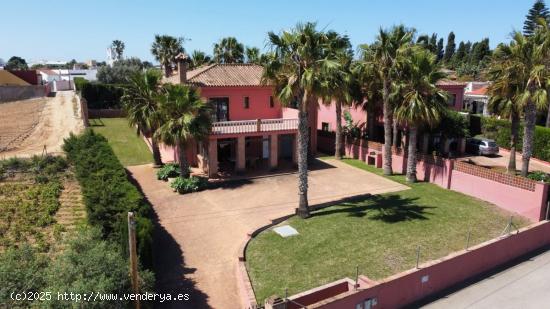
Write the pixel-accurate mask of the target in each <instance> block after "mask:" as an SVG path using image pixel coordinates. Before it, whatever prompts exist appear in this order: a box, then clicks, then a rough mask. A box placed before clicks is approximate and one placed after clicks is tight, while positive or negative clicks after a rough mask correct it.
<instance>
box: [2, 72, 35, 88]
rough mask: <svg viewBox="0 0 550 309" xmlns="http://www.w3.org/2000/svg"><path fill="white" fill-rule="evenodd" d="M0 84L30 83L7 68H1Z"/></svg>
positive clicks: (23, 84)
mask: <svg viewBox="0 0 550 309" xmlns="http://www.w3.org/2000/svg"><path fill="white" fill-rule="evenodd" d="M0 85H10V86H28V85H30V84H29V83H27V82H26V81H24V80H22V79H21V78H19V77H17V76H15V75H13V74H12V73H10V72H8V71H6V70H0Z"/></svg>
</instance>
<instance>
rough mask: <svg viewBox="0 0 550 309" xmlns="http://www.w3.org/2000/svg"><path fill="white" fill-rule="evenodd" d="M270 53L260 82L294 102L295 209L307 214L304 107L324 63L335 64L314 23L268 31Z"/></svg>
mask: <svg viewBox="0 0 550 309" xmlns="http://www.w3.org/2000/svg"><path fill="white" fill-rule="evenodd" d="M268 36H269V44H270V46H271V49H272V52H273V54H272V56H270V57H269V61H268V63H267V65H266V66H265V70H264V82H269V83H272V84H273V85H274V86H275V94H276V96H277V98H278V100H279V101H280V102H282V103H283V104H290V103H292V102H294V101H295V99H296V101H297V104H298V178H299V182H298V191H299V193H298V194H299V198H300V200H299V205H298V209H297V210H296V213H297V214H298V215H299V216H300V217H302V218H307V217H308V216H309V207H308V199H307V190H308V178H307V177H308V176H307V167H308V162H307V160H308V143H309V124H308V115H307V114H308V109H309V108H310V106H311V105H314V104H317V99H318V98H320V97H321V96H322V90H321V86H320V80H321V76H322V74H323V71H324V70H326V68H327V67H330V66H333V65H336V60H335V59H331V58H330V57H329V55H330V53H328V52H327V47H328V46H327V45H328V43H329V40H328V37H327V35H326V33H325V32H322V31H318V30H317V29H316V24H315V23H305V24H301V23H299V24H297V25H296V27H295V28H293V29H291V30H289V31H283V32H281V33H280V34H275V33H273V32H269V34H268Z"/></svg>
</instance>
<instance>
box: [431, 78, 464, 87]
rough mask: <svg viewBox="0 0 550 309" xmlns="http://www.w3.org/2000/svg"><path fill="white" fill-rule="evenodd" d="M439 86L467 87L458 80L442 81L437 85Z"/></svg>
mask: <svg viewBox="0 0 550 309" xmlns="http://www.w3.org/2000/svg"><path fill="white" fill-rule="evenodd" d="M435 84H436V85H438V86H466V83H464V82H459V81H456V80H450V79H442V80H440V81H438V82H437V83H435Z"/></svg>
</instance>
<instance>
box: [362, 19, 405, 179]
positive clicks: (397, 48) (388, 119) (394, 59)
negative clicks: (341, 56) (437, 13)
mask: <svg viewBox="0 0 550 309" xmlns="http://www.w3.org/2000/svg"><path fill="white" fill-rule="evenodd" d="M413 36H414V30H410V29H407V28H405V26H403V25H400V26H395V27H393V28H392V29H390V30H389V31H387V30H383V29H380V31H379V33H378V37H377V40H376V42H375V43H374V44H373V45H372V46H368V45H363V46H362V48H363V50H364V54H365V56H364V60H365V61H367V62H369V64H370V65H371V66H372V67H373V68H374V70H371V72H373V73H374V74H376V75H378V78H380V80H381V81H382V101H383V114H384V174H385V175H391V174H392V173H393V171H392V153H391V146H392V120H393V106H392V104H391V99H390V94H391V91H392V84H393V83H395V82H396V76H397V75H398V73H399V72H400V67H401V66H402V62H403V61H404V60H406V59H407V57H406V55H407V53H409V50H410V47H411V46H412V39H413Z"/></svg>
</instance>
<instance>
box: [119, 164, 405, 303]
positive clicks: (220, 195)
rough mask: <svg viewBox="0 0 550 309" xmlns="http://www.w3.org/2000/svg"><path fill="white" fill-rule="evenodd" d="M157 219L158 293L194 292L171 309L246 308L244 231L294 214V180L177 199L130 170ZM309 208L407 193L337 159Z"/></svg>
mask: <svg viewBox="0 0 550 309" xmlns="http://www.w3.org/2000/svg"><path fill="white" fill-rule="evenodd" d="M128 169H129V170H130V172H131V174H132V176H133V177H134V178H135V179H136V180H137V181H138V183H139V185H140V186H141V188H142V190H143V192H144V193H145V195H146V197H147V198H148V199H149V201H150V202H151V203H152V205H153V208H154V211H155V214H156V216H158V222H159V224H158V230H157V231H156V232H157V233H156V236H155V248H154V250H155V251H154V252H155V265H156V267H157V275H158V276H159V278H160V286H159V288H160V290H162V291H180V292H181V291H183V293H190V298H191V299H190V301H189V302H185V303H180V304H171V305H166V306H163V307H170V308H209V307H213V308H229V309H230V308H242V306H241V305H240V300H239V297H238V290H237V282H236V265H237V254H238V249H239V246H240V245H241V243H242V242H243V241H244V239H245V236H246V233H247V232H249V231H251V230H252V229H253V228H256V227H259V226H261V225H265V224H268V223H270V222H269V221H268V219H270V218H274V217H278V216H283V215H287V214H290V213H293V212H294V209H295V207H296V206H297V201H298V195H297V177H296V175H295V174H290V175H280V176H273V177H265V178H258V179H252V180H243V181H239V182H230V183H227V184H226V185H225V187H222V188H217V189H213V190H208V191H203V192H199V193H193V194H187V195H178V194H175V193H173V192H172V191H171V189H170V188H169V186H168V184H167V183H165V182H162V181H157V180H156V178H155V175H154V172H155V171H154V170H153V169H152V168H151V166H150V165H141V166H134V167H129V168H128ZM309 186H310V187H309V188H310V189H309V201H310V204H311V205H314V204H318V203H324V202H332V201H338V200H341V199H344V198H347V197H351V196H357V195H362V194H367V193H370V194H378V193H384V192H392V191H399V190H404V189H407V188H408V187H406V186H403V185H401V184H398V183H395V182H393V181H390V180H387V179H385V178H383V177H380V176H377V175H374V174H372V173H368V172H365V171H363V170H360V169H357V168H354V167H351V166H349V165H347V164H345V163H341V162H337V161H335V160H328V161H326V162H322V161H318V162H317V163H316V165H315V167H314V170H313V171H311V172H310V176H309Z"/></svg>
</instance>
